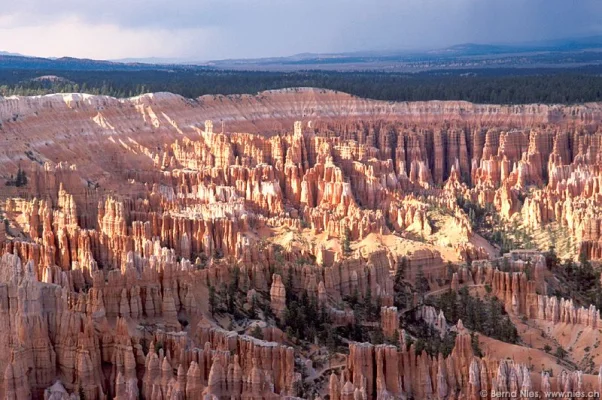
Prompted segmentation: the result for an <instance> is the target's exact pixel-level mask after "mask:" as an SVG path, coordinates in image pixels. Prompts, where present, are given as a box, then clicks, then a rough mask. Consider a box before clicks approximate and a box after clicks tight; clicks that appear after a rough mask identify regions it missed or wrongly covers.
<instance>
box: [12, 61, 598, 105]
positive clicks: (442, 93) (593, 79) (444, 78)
mask: <svg viewBox="0 0 602 400" xmlns="http://www.w3.org/2000/svg"><path fill="white" fill-rule="evenodd" d="M513 71H514V72H513ZM513 71H507V70H501V72H500V71H497V72H496V71H493V70H478V71H477V72H475V71H444V72H442V71H439V72H436V71H433V72H425V73H418V74H401V73H380V72H324V71H305V72H289V73H284V72H259V71H254V72H250V71H220V70H207V69H198V68H193V69H190V70H187V69H177V70H174V71H164V70H163V71H159V70H156V71H155V70H151V71H142V70H141V71H52V70H0V95H3V96H10V95H37V94H48V93H61V92H63V93H65V92H85V93H91V94H104V95H110V96H115V97H129V96H135V95H139V94H142V93H147V92H160V91H166V92H172V93H177V94H180V95H182V96H185V97H189V98H195V97H198V96H201V95H205V94H225V95H228V94H237V93H248V94H255V93H258V92H261V91H263V90H269V89H280V88H287V87H319V88H324V89H331V90H336V91H342V92H346V93H350V94H353V95H356V96H360V97H365V98H371V99H378V100H388V101H423V100H466V101H471V102H475V103H502V104H520V103H563V104H572V103H582V102H590V101H602V76H601V75H599V74H597V72H599V71H597V70H578V69H576V70H554V71H550V70H529V71H530V74H528V73H527V72H526V71H524V70H513ZM44 75H56V76H59V77H60V78H62V79H61V80H58V81H48V80H41V81H40V80H32V79H33V78H36V77H39V76H44Z"/></svg>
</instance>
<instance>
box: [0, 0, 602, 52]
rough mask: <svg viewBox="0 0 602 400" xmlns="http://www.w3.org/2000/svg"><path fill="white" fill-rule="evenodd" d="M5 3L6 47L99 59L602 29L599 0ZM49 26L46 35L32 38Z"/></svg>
mask: <svg viewBox="0 0 602 400" xmlns="http://www.w3.org/2000/svg"><path fill="white" fill-rule="evenodd" d="M2 3H6V4H2ZM0 6H1V7H0V10H1V11H0V31H1V33H4V34H3V35H0V50H10V51H20V52H29V51H37V52H40V50H42V51H43V52H46V53H52V55H66V54H67V53H66V51H69V52H71V53H73V52H75V53H78V52H79V53H82V54H83V53H85V54H86V55H88V56H89V55H90V54H91V55H94V54H97V55H96V57H98V58H111V57H114V56H115V55H119V56H123V55H125V54H136V56H170V57H173V56H180V57H184V58H193V59H212V58H225V57H263V56H279V55H289V54H294V53H299V52H340V51H354V50H369V49H407V48H434V47H441V46H446V45H450V44H455V43H463V42H481V43H484V42H496V43H500V42H516V41H529V40H540V39H547V38H558V37H564V36H573V35H587V34H599V33H601V31H602V1H600V0H396V1H394V0H305V1H300V0H170V1H167V0H103V1H82V0H19V1H9V0H0ZM69 26H70V27H71V29H72V31H73V35H83V37H86V35H92V32H93V33H94V38H95V39H96V41H97V42H98V46H97V47H98V51H97V53H94V52H93V50H94V48H93V47H92V48H90V45H92V46H94V44H93V43H91V44H90V45H89V46H87V47H88V48H82V49H81V51H79V50H78V49H77V48H76V47H74V46H73V45H70V44H69V43H68V41H69V39H68V38H65V39H63V40H60V39H59V40H54V41H53V42H52V43H49V41H50V38H53V37H55V36H58V35H54V34H53V31H59V30H60V31H61V32H62V34H66V33H67V32H68V29H66V27H69ZM41 28H44V29H45V32H46V35H42V37H40V36H38V37H37V38H36V37H34V35H35V34H38V35H39V32H40V29H41ZM103 29H105V30H106V32H107V34H106V35H103V34H102V30H103ZM10 33H13V35H16V34H19V35H22V36H23V35H24V37H23V38H22V39H21V40H18V41H17V42H18V44H19V45H20V46H22V47H24V48H21V49H15V48H14V46H15V44H14V43H13V44H11V40H10V36H11V35H10ZM6 34H8V36H9V37H7V35H6ZM67 34H68V33H67ZM44 36H47V38H45V37H44ZM13 37H14V36H13ZM120 37H121V39H122V40H120ZM145 37H147V38H148V42H147V41H146V40H145V39H144V38H145ZM36 41H37V43H36ZM151 41H152V42H151ZM13 42H14V41H13ZM80 42H81V40H80ZM158 42H160V43H161V47H159V48H158V45H157V43H158ZM42 44H43V45H44V46H43V47H42ZM82 46H85V45H82ZM127 46H135V47H134V48H127ZM29 49H31V50H29ZM43 55H50V54H43ZM68 55H73V56H80V54H68Z"/></svg>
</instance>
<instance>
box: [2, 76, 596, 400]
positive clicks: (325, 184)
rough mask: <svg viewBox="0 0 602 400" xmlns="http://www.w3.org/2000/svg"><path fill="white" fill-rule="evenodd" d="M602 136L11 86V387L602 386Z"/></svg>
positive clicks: (7, 357)
mask: <svg viewBox="0 0 602 400" xmlns="http://www.w3.org/2000/svg"><path fill="white" fill-rule="evenodd" d="M601 125H602V104H597V103H588V104H582V105H575V106H549V105H538V104H532V105H513V106H500V105H477V104H471V103H466V102H440V101H432V102H424V103H393V102H381V101H373V100H367V99H360V98H357V97H353V96H350V95H348V94H345V93H340V92H332V91H327V90H323V89H315V88H296V89H286V90H278V91H269V92H262V93H259V94H257V95H255V96H249V95H235V96H203V97H200V98H198V99H185V98H183V97H180V96H177V95H173V94H170V93H155V94H147V95H142V96H139V97H133V98H129V99H115V98H111V97H105V96H91V95H84V94H60V95H59V94H56V95H47V96H37V97H16V96H15V97H4V98H0V216H1V218H2V219H3V223H1V224H0V249H1V259H0V371H3V372H4V374H3V375H2V374H0V397H2V398H6V399H11V400H12V399H19V400H21V399H30V398H34V399H46V400H48V399H52V400H61V399H120V400H124V399H128V400H129V399H138V398H143V399H153V400H155V399H156V400H167V399H178V400H180V399H294V398H302V399H318V398H320V399H331V400H372V399H440V400H442V399H492V398H496V393H502V392H504V393H505V392H516V393H518V394H516V395H515V397H511V398H531V397H533V396H535V395H537V396H538V397H540V398H545V396H546V393H548V392H556V393H560V392H562V393H564V394H565V395H569V394H571V395H573V397H574V396H575V393H585V394H588V393H590V394H593V393H594V392H599V391H600V390H601V389H602V375H601V374H600V365H601V364H602V351H600V350H599V345H600V340H601V337H602V328H601V323H600V312H599V307H601V306H602V288H601V287H600V286H601V277H600V270H599V269H598V268H599V260H600V259H602V214H601V213H600V210H601V207H602V168H601V166H602V129H601ZM521 391H522V394H521ZM528 392H529V393H532V394H533V396H530V395H528V394H527V393H528ZM498 397H499V396H498ZM581 397H584V396H581Z"/></svg>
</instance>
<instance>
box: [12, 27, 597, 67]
mask: <svg viewBox="0 0 602 400" xmlns="http://www.w3.org/2000/svg"><path fill="white" fill-rule="evenodd" d="M573 53H574V54H577V55H578V57H577V58H575V57H569V56H567V55H569V54H573ZM516 55H521V57H522V58H521V59H520V60H518V59H515V58H513V57H516ZM470 57H477V58H479V60H478V62H480V63H481V64H482V66H483V67H487V66H488V64H492V65H495V66H500V64H502V65H503V66H504V67H516V66H524V64H537V63H539V64H545V65H550V64H551V65H554V64H558V65H563V64H567V63H573V64H575V63H577V64H579V65H592V64H601V63H602V35H600V36H589V37H580V38H565V39H554V40H544V41H535V42H524V43H513V44H481V43H464V44H457V45H453V46H449V47H445V48H441V49H434V50H421V51H419V50H390V51H356V52H343V53H323V54H320V53H300V54H295V55H291V56H284V57H265V58H254V59H223V60H212V61H206V62H201V61H193V60H184V59H179V58H161V57H149V58H125V59H120V60H92V59H82V58H73V57H61V58H43V57H30V56H24V55H21V54H17V53H9V52H4V51H0V69H2V68H5V69H6V68H15V69H45V70H57V71H61V70H82V71H136V70H172V69H173V70H177V69H190V68H193V69H195V68H201V69H206V68H217V69H238V70H241V69H251V70H263V69H265V70H270V69H274V70H291V71H293V70H304V69H329V70H339V69H340V70H370V69H373V70H387V69H391V68H393V69H392V70H393V71H395V70H396V68H398V69H399V70H405V71H413V70H416V71H419V70H426V69H438V68H443V69H445V68H448V67H449V66H454V67H458V66H460V67H462V62H466V59H467V58H470ZM487 58H489V59H495V62H490V63H487V62H486V61H483V59H487ZM455 60H458V62H456V61H455ZM500 60H501V61H500ZM466 64H467V65H470V66H473V67H474V63H466Z"/></svg>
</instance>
